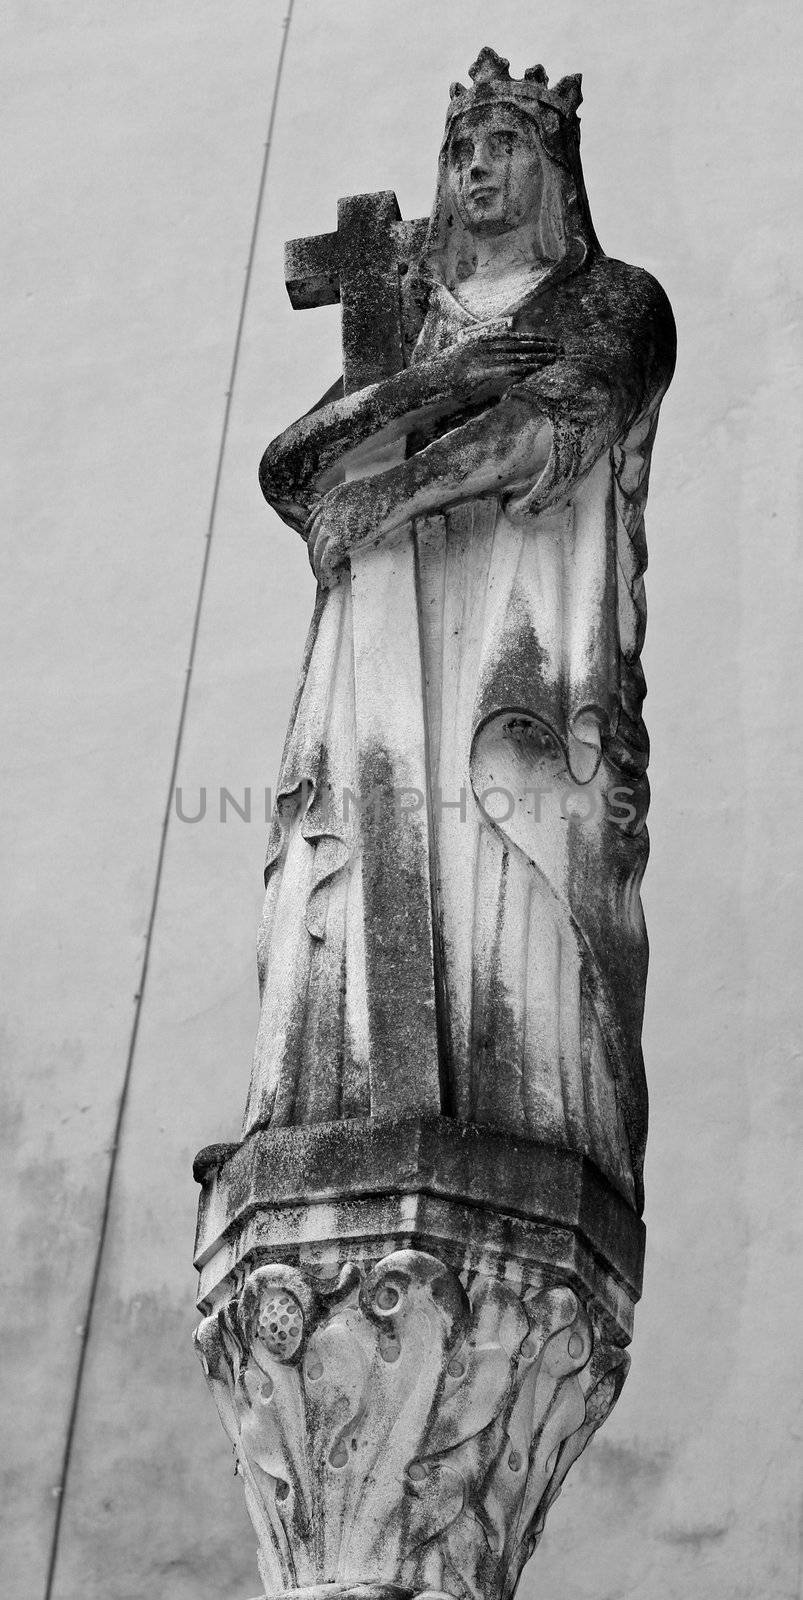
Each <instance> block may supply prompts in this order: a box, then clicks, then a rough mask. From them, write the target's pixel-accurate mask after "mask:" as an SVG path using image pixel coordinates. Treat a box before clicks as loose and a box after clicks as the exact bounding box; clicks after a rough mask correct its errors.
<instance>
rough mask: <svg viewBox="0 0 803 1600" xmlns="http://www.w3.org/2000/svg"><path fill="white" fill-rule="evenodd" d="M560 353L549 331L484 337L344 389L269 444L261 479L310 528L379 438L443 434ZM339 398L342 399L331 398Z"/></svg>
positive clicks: (281, 507) (294, 519) (295, 520)
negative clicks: (316, 512) (325, 500)
mask: <svg viewBox="0 0 803 1600" xmlns="http://www.w3.org/2000/svg"><path fill="white" fill-rule="evenodd" d="M559 354H560V349H559V347H558V346H557V345H556V344H555V343H554V341H553V340H551V339H549V338H547V337H545V336H544V335H543V334H542V333H530V332H529V331H526V330H525V331H524V332H523V333H521V334H514V333H509V332H505V333H493V334H490V335H488V334H484V335H483V334H482V333H479V334H478V337H477V338H476V339H472V340H466V341H464V342H463V343H461V344H459V345H456V346H453V347H451V348H450V349H449V350H446V351H443V352H441V353H440V354H438V355H436V356H434V357H432V358H431V359H429V360H427V361H422V362H420V363H419V364H418V365H415V366H412V367H409V368H406V369H405V370H403V371H401V372H398V373H396V374H394V376H393V377H391V378H387V379H384V380H383V381H382V382H381V383H376V384H373V385H371V386H370V387H369V388H367V389H361V390H358V391H357V392H356V393H354V394H350V395H345V396H344V395H343V394H342V387H341V393H340V394H339V395H338V394H337V393H336V390H337V387H338V386H337V385H333V388H332V389H331V390H330V391H329V392H328V394H327V395H325V396H324V398H323V401H322V402H319V404H318V406H316V407H314V408H313V410H312V411H309V412H307V413H306V415H305V416H303V417H300V418H299V420H298V422H294V423H293V424H292V425H291V427H289V428H287V429H285V431H284V432H283V433H281V434H279V436H278V438H276V439H274V440H273V441H272V442H271V444H269V445H268V448H267V450H266V451H265V454H264V456H263V457H262V462H261V465H260V471H259V478H260V484H261V487H262V492H263V494H264V495H265V498H266V500H267V501H268V502H269V504H270V505H272V506H273V508H274V509H275V510H276V511H278V513H279V515H280V516H282V517H283V518H284V520H285V521H286V522H289V523H290V525H291V526H293V527H296V528H300V527H302V526H303V524H304V522H305V520H306V518H307V516H308V515H309V512H310V510H311V507H312V505H313V504H314V503H315V502H316V501H317V500H318V498H319V497H320V496H321V494H324V493H325V492H326V491H327V489H330V488H331V487H332V486H333V485H334V484H335V483H336V482H337V481H338V480H339V478H340V477H342V473H343V469H344V467H345V466H346V465H347V464H348V460H349V457H350V456H351V455H352V453H353V452H354V451H356V450H358V449H359V447H360V446H361V445H363V444H365V443H366V441H368V440H371V441H372V442H375V443H387V442H389V441H391V440H393V439H396V438H401V437H405V436H407V435H409V434H410V433H413V432H415V433H421V432H426V431H428V430H433V431H434V430H437V429H438V428H440V427H442V426H443V423H444V421H445V420H457V419H458V418H460V417H461V416H464V415H465V414H466V413H467V412H469V411H476V410H477V408H478V407H479V408H481V407H482V406H485V405H492V404H493V403H494V402H495V401H496V400H498V399H499V397H500V395H502V394H503V393H504V392H505V390H506V389H508V388H509V387H510V385H511V383H515V382H516V381H517V380H520V379H522V378H524V377H526V376H527V375H528V374H530V373H532V372H533V371H534V370H536V369H537V368H541V367H544V366H545V365H547V364H549V363H550V362H551V361H554V360H555V359H556V358H557V357H558V356H559ZM330 396H334V398H330Z"/></svg>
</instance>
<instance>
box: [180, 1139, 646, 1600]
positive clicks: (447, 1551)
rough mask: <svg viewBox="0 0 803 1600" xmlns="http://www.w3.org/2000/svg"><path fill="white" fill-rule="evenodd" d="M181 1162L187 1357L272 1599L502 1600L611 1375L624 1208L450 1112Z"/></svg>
mask: <svg viewBox="0 0 803 1600" xmlns="http://www.w3.org/2000/svg"><path fill="white" fill-rule="evenodd" d="M195 1171H196V1177H197V1178H198V1179H199V1181H200V1183H201V1185H202V1190H203V1193H202V1198H201V1206H200V1216H199V1223H198V1241H197V1254H196V1264H197V1266H198V1270H199V1272H200V1275H201V1287H200V1298H199V1305H200V1308H201V1310H202V1311H204V1312H205V1313H207V1314H206V1316H205V1318H204V1320H203V1321H202V1323H201V1324H200V1327H199V1328H198V1330H197V1333H196V1343H197V1347H198V1351H199V1354H200V1356H201V1359H202V1362H203V1365H204V1370H205V1373H206V1376H207V1379H208V1382H209V1385H210V1388H211V1390H212V1393H213V1395H214V1397H215V1401H216V1403H217V1406H218V1410H219V1412H220V1416H221V1420H222V1422H223V1425H224V1427H225V1429H226V1431H227V1433H228V1435H229V1437H230V1439H231V1441H232V1445H233V1448H234V1452H235V1457H236V1469H237V1471H238V1472H239V1473H240V1475H241V1476H242V1478H243V1481H244V1486H245V1494H246V1501H247V1504H248V1509H249V1513H250V1515H251V1518H252V1521H253V1523H254V1528H255V1530H256V1534H257V1540H258V1546H259V1567H260V1576H261V1578H262V1581H263V1583H264V1585H265V1589H266V1593H267V1595H269V1596H271V1595H279V1594H281V1595H282V1596H283V1597H289V1596H292V1597H293V1600H301V1596H302V1595H304V1596H306V1597H307V1600H332V1597H334V1600H345V1597H346V1596H348V1597H349V1600H380V1597H385V1596H387V1600H414V1597H416V1600H421V1597H422V1596H424V1595H426V1596H428V1597H430V1600H432V1597H434V1596H436V1595H438V1596H452V1597H463V1596H468V1597H470V1600H490V1597H497V1596H498V1597H500V1600H504V1597H507V1596H509V1595H510V1594H512V1592H513V1588H514V1587H515V1584H516V1582H517V1580H518V1576H519V1573H520V1571H521V1568H522V1566H523V1564H524V1562H525V1561H526V1560H527V1558H528V1556H529V1555H530V1554H531V1553H532V1551H533V1549H534V1548H535V1545H536V1544H537V1542H538V1539H539V1537H540V1534H541V1531H542V1528H543V1525H544V1518H545V1516H546V1511H547V1509H548V1507H549V1505H550V1504H551V1503H552V1501H553V1500H554V1499H555V1498H556V1496H557V1494H558V1493H559V1492H560V1487H561V1484H562V1482H563V1479H564V1477H565V1475H566V1473H567V1472H568V1470H569V1467H570V1466H571V1464H572V1462H573V1461H574V1460H575V1459H576V1458H577V1456H578V1455H579V1454H580V1452H581V1450H583V1449H584V1447H585V1445H586V1443H587V1442H588V1440H589V1438H590V1437H591V1435H592V1434H593V1433H594V1432H595V1430H596V1429H597V1428H598V1427H599V1426H600V1424H601V1423H602V1422H603V1421H604V1419H605V1417H606V1416H607V1415H608V1412H609V1411H610V1409H611V1407H612V1406H613V1404H614V1403H615V1401H616V1399H617V1397H618V1394H619V1391H620V1389H621V1386H622V1383H623V1382H624V1378H625V1375H626V1372H627V1366H628V1356H627V1353H626V1349H625V1346H626V1345H627V1343H628V1342H629V1339H630V1335H631V1331H632V1320H633V1308H634V1305H635V1303H636V1300H637V1299H638V1295H639V1291H640V1287H641V1268H642V1259H643V1247H644V1230H643V1225H642V1223H641V1222H640V1220H639V1218H638V1217H637V1216H636V1215H635V1213H634V1212H633V1211H632V1210H631V1209H630V1207H629V1206H628V1205H627V1203H626V1202H625V1201H624V1200H623V1199H622V1198H621V1197H620V1196H619V1195H618V1194H616V1192H615V1191H614V1190H613V1189H612V1188H611V1187H610V1185H609V1184H608V1183H607V1182H606V1180H605V1179H604V1178H602V1177H601V1175H600V1174H599V1173H598V1172H597V1171H596V1169H595V1168H594V1167H593V1165H592V1164H591V1163H590V1162H589V1161H587V1160H585V1159H584V1158H583V1157H582V1156H578V1155H574V1154H572V1153H571V1152H567V1151H561V1150H556V1149H552V1148H549V1147H546V1146H540V1145H537V1144H533V1143H531V1142H529V1141H527V1140H524V1139H521V1140H519V1139H515V1138H511V1136H510V1135H509V1134H507V1133H501V1132H499V1131H498V1130H494V1129H491V1128H483V1127H475V1126H472V1125H467V1124H461V1123H457V1122H455V1121H452V1120H450V1119H448V1118H444V1117H429V1118H420V1117H419V1118H410V1119H406V1120H404V1121H401V1122H399V1121H394V1120H393V1119H389V1118H384V1119H383V1118H381V1117H379V1118H375V1119H374V1118H372V1119H371V1120H370V1121H364V1122H362V1121H360V1122H358V1121H354V1122H341V1123H333V1124H325V1125H323V1124H322V1125H319V1126H316V1127H305V1128H290V1129H283V1130H279V1131H277V1132H272V1131H270V1130H267V1129H266V1130H256V1131H254V1132H253V1133H251V1134H250V1135H249V1136H248V1137H247V1138H246V1139H245V1140H243V1142H242V1144H240V1145H228V1146H226V1145H218V1146H213V1147H211V1148H210V1149H207V1150H205V1151H202V1152H201V1154H200V1156H199V1157H198V1158H197V1161H196V1168H195ZM335 1174H336V1175H337V1177H336V1179H335V1177H334V1175H335Z"/></svg>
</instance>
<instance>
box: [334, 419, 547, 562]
mask: <svg viewBox="0 0 803 1600" xmlns="http://www.w3.org/2000/svg"><path fill="white" fill-rule="evenodd" d="M551 439H552V434H551V429H550V427H549V424H548V423H547V422H546V421H545V420H544V418H543V417H542V416H540V415H539V414H538V413H536V412H533V411H532V410H531V409H530V408H529V407H528V406H527V405H526V404H525V403H523V402H522V401H521V400H516V399H513V398H511V399H509V400H502V401H501V402H500V404H499V405H498V406H497V407H495V408H494V409H493V410H492V411H488V412H485V413H484V414H483V416H481V417H477V418H475V419H473V420H472V421H471V422H466V423H464V424H462V426H460V427H458V428H455V429H453V431H452V432H450V433H447V434H445V435H444V436H443V437H442V438H440V439H436V440H435V441H434V442H433V443H432V444H430V445H427V446H426V448H425V449H424V450H421V451H420V452H419V453H418V454H417V455H415V456H412V457H411V458H410V459H409V460H408V461H404V462H402V463H401V465H400V466H398V467H394V468H391V470H390V471H388V472H384V473H382V474H381V475H378V476H377V477H375V478H372V479H370V480H367V481H366V484H365V491H366V493H367V494H368V495H371V496H374V497H375V507H374V516H373V517H372V518H371V521H372V522H373V525H374V527H375V529H376V533H377V535H378V536H379V537H382V535H384V534H386V533H390V532H392V531H393V529H395V528H397V527H400V526H402V525H403V524H404V523H405V522H409V521H410V520H411V518H413V517H421V516H427V515H431V514H432V513H434V512H437V511H442V510H444V509H445V508H446V507H447V506H449V505H455V504H458V503H459V502H460V501H462V500H469V499H472V498H473V497H474V496H479V495H489V494H498V493H502V492H503V491H504V490H505V489H509V488H512V487H513V486H515V485H517V484H520V483H524V482H529V483H532V482H533V481H534V480H535V479H537V478H538V476H539V475H540V473H541V472H542V471H543V469H544V467H545V466H546V463H547V460H548V458H549V452H550V446H551Z"/></svg>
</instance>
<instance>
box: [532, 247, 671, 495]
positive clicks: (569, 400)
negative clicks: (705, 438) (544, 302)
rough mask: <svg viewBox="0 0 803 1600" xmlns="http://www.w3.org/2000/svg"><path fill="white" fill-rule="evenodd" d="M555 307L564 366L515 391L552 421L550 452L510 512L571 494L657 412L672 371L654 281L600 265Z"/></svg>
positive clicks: (665, 311) (665, 309) (664, 309)
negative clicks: (648, 415)
mask: <svg viewBox="0 0 803 1600" xmlns="http://www.w3.org/2000/svg"><path fill="white" fill-rule="evenodd" d="M561 298H562V300H563V304H562V305H561V304H560V299H561ZM556 299H557V300H558V304H557V305H556V306H555V308H554V314H555V315H556V316H557V319H558V320H559V321H560V323H561V326H562V330H563V337H564V342H565V354H564V358H563V359H562V360H561V361H560V362H556V363H555V364H554V365H553V366H551V367H550V368H545V369H542V370H541V371H539V372H535V373H533V374H532V375H531V376H530V377H528V378H527V379H526V380H525V381H524V382H523V383H522V384H521V385H520V387H519V390H518V392H519V393H520V394H521V395H522V397H524V395H528V396H529V398H530V400H531V403H532V406H533V410H534V411H535V412H537V413H538V414H539V415H540V416H541V417H543V418H544V419H545V420H546V421H548V423H549V426H550V429H551V432H552V448H551V451H550V457H549V461H548V463H547V466H546V469H545V470H544V472H543V473H542V474H541V476H540V477H539V479H538V480H537V482H535V483H531V485H530V487H529V489H528V490H526V491H525V493H524V494H521V495H519V496H518V497H515V498H512V499H511V502H510V509H512V510H517V509H518V510H523V509H529V510H533V511H540V510H543V509H544V508H546V507H547V506H549V505H553V504H555V503H556V502H558V501H560V500H561V499H562V498H564V497H565V495H566V494H567V493H569V492H571V489H572V487H573V485H574V483H575V482H577V480H578V479H580V478H581V477H583V476H584V475H585V474H586V472H588V471H589V470H590V468H591V467H593V465H594V463H595V462H596V461H598V460H599V458H600V456H602V455H604V454H606V453H607V452H608V451H609V450H610V449H611V448H612V446H613V445H615V444H617V443H618V442H620V441H621V440H623V439H624V438H625V437H626V435H627V434H628V433H629V431H630V429H631V428H632V427H633V424H634V423H635V422H636V421H637V420H638V419H639V418H640V417H643V416H644V415H645V413H646V412H648V411H650V410H652V409H653V408H654V407H656V406H657V405H658V404H659V402H660V400H661V397H662V396H663V393H664V391H665V390H666V388H667V386H668V384H669V382H670V380H671V377H672V373H673V371H674V364H675V351H676V342H675V324H674V319H673V316H672V311H671V308H670V305H669V301H668V300H667V298H666V295H665V294H664V292H663V290H662V289H661V287H660V285H659V284H658V283H656V281H655V279H654V278H652V277H651V276H650V274H649V273H647V272H643V271H642V270H641V269H639V268H636V267H629V266H625V264H624V263H622V262H618V261H611V260H607V259H606V258H603V259H602V260H601V261H600V262H599V263H598V264H597V265H596V266H595V268H594V269H593V270H592V271H591V272H589V273H588V275H587V276H586V278H585V279H583V280H580V282H579V283H578V284H577V285H576V286H575V292H574V293H572V286H570V285H567V286H566V288H565V289H564V291H563V294H562V296H561V297H556Z"/></svg>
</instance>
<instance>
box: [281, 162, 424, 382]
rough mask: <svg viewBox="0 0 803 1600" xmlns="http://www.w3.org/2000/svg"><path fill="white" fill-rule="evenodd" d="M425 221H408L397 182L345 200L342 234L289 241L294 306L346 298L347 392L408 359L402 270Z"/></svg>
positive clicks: (340, 208) (287, 264)
mask: <svg viewBox="0 0 803 1600" xmlns="http://www.w3.org/2000/svg"><path fill="white" fill-rule="evenodd" d="M426 225H427V224H426V219H421V220H418V221H415V222H403V221H402V218H401V212H400V211H399V203H398V201H397V199H396V196H395V194H394V193H393V191H392V189H382V190H380V191H379V192H378V193H377V194H353V195H347V196H346V198H345V199H343V200H338V202H337V231H336V233H321V234H318V235H317V236H313V237H312V238H308V239H290V240H289V241H288V243H287V244H286V245H285V254H284V275H285V282H286V284H287V292H288V294H289V296H290V304H291V305H292V307H293V309H294V310H295V311H305V310H308V309H309V308H310V307H311V306H328V305H335V304H336V302H337V301H338V300H339V301H340V305H341V315H342V327H343V383H344V388H345V392H346V394H351V393H352V391H353V390H355V389H363V388H365V387H366V385H367V384H369V383H376V382H378V380H379V379H380V378H389V377H391V376H392V374H393V373H394V372H398V371H399V370H400V368H401V367H403V366H404V351H403V348H402V332H401V308H400V301H399V271H400V270H402V271H403V270H404V269H405V268H406V266H407V264H408V262H409V261H410V258H411V256H412V255H414V254H415V253H416V247H417V246H419V247H420V243H421V241H422V238H423V234H424V231H425V229H426Z"/></svg>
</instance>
